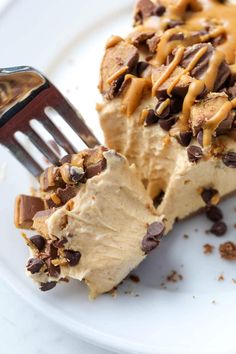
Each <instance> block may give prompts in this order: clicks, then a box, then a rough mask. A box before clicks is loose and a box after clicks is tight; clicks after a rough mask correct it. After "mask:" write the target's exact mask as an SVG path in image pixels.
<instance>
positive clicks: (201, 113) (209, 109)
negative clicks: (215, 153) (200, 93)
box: [190, 92, 233, 135]
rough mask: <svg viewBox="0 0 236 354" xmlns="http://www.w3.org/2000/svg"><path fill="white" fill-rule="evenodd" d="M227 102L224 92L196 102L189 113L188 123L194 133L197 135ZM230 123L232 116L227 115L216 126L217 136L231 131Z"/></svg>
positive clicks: (210, 94) (211, 94) (212, 94)
mask: <svg viewBox="0 0 236 354" xmlns="http://www.w3.org/2000/svg"><path fill="white" fill-rule="evenodd" d="M227 101H228V96H227V95H226V94H225V93H224V92H219V93H209V94H208V95H207V96H206V97H205V98H204V99H203V100H201V101H199V102H196V103H195V104H194V105H193V106H192V108H191V112H190V122H191V125H192V129H193V131H194V133H195V134H197V133H198V132H199V131H200V129H201V128H202V127H203V126H204V124H205V123H206V122H207V121H208V120H209V119H211V118H212V117H213V116H214V115H215V114H216V113H217V112H218V111H219V110H220V108H221V107H222V106H223V104H224V103H226V102H227ZM232 122H233V115H232V114H229V116H228V117H227V118H226V119H225V120H223V121H222V122H221V123H220V125H219V126H218V128H217V130H216V133H217V135H219V134H224V133H225V131H226V130H227V131H228V130H229V129H231V127H232Z"/></svg>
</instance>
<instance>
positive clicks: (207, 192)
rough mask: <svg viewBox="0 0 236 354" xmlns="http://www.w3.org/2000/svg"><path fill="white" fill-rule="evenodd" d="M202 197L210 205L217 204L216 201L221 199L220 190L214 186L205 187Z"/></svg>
mask: <svg viewBox="0 0 236 354" xmlns="http://www.w3.org/2000/svg"><path fill="white" fill-rule="evenodd" d="M201 197H202V199H203V201H204V202H205V203H206V205H208V206H210V205H212V204H216V203H215V201H217V202H218V201H219V192H218V191H217V190H216V189H214V188H211V187H209V188H203V190H202V192H201Z"/></svg>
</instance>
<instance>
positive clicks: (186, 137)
mask: <svg viewBox="0 0 236 354" xmlns="http://www.w3.org/2000/svg"><path fill="white" fill-rule="evenodd" d="M192 136H193V133H192V132H181V133H179V135H178V136H177V140H178V142H179V143H180V144H181V145H183V146H189V144H190V142H191V139H192Z"/></svg>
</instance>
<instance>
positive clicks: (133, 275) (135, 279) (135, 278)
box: [129, 274, 140, 283]
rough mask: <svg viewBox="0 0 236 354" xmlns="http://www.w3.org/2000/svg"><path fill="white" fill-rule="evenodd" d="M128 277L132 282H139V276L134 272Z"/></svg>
mask: <svg viewBox="0 0 236 354" xmlns="http://www.w3.org/2000/svg"><path fill="white" fill-rule="evenodd" d="M129 279H130V280H131V281H132V282H133V283H139V282H140V278H139V276H138V275H136V274H130V276H129Z"/></svg>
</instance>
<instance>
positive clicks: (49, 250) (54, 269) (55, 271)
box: [43, 243, 60, 278]
mask: <svg viewBox="0 0 236 354" xmlns="http://www.w3.org/2000/svg"><path fill="white" fill-rule="evenodd" d="M56 258H58V249H57V248H56V247H55V246H54V244H53V243H47V245H46V249H45V255H44V257H43V259H44V261H45V263H46V265H47V268H48V273H49V275H50V276H51V277H55V278H56V277H57V276H58V275H59V274H60V267H59V266H54V265H53V264H52V260H53V259H56Z"/></svg>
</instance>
